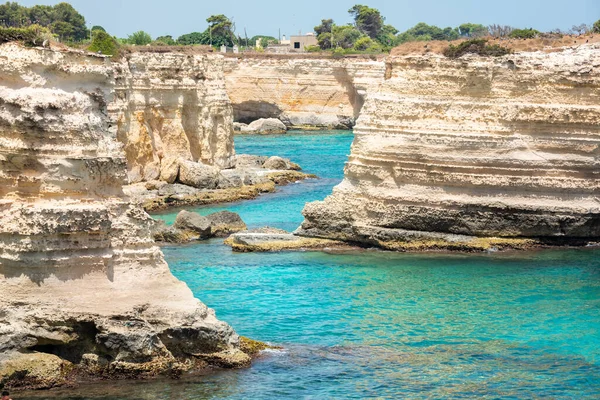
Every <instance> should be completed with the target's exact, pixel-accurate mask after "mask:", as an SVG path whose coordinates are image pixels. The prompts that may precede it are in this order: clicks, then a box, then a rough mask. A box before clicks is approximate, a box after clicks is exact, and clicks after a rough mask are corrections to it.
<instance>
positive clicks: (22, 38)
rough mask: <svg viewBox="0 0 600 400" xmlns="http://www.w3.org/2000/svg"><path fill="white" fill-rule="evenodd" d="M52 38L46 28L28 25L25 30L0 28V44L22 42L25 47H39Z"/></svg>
mask: <svg viewBox="0 0 600 400" xmlns="http://www.w3.org/2000/svg"><path fill="white" fill-rule="evenodd" d="M51 36H52V34H51V33H50V31H49V30H48V29H47V28H44V27H42V26H39V25H30V26H28V27H26V28H3V27H0V43H6V42H22V43H23V44H25V45H27V46H41V45H42V44H43V42H44V40H45V39H48V38H50V37H51Z"/></svg>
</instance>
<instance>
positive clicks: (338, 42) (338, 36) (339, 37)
mask: <svg viewBox="0 0 600 400" xmlns="http://www.w3.org/2000/svg"><path fill="white" fill-rule="evenodd" d="M361 36H363V34H362V33H360V31H359V30H358V29H356V28H355V27H354V26H352V25H336V26H334V27H333V32H332V39H333V43H332V44H333V46H335V47H341V48H343V49H350V48H352V47H354V43H356V41H357V40H358V39H359V38H360V37H361Z"/></svg>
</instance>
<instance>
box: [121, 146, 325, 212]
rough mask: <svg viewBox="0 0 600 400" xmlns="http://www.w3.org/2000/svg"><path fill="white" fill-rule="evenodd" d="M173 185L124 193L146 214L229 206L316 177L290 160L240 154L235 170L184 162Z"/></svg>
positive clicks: (149, 185)
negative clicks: (191, 207)
mask: <svg viewBox="0 0 600 400" xmlns="http://www.w3.org/2000/svg"><path fill="white" fill-rule="evenodd" d="M182 165H183V167H179V169H178V170H177V171H176V172H175V173H174V176H175V177H174V178H173V179H172V183H168V182H165V181H158V180H157V181H149V182H140V183H136V184H130V185H127V186H125V187H124V191H125V194H127V195H128V196H129V198H130V199H131V200H132V201H133V202H135V203H138V204H141V205H142V207H143V208H144V209H145V210H146V211H159V210H165V209H168V208H171V207H183V206H194V205H203V204H217V203H229V202H234V201H238V200H250V199H254V198H256V197H258V196H259V195H260V194H261V193H271V192H274V191H275V188H276V186H278V185H279V186H282V185H287V184H290V183H295V182H298V181H301V180H304V179H309V178H316V175H313V174H307V173H304V172H301V171H300V169H301V168H300V166H299V165H297V164H295V163H293V162H291V161H290V160H287V159H284V158H281V157H277V156H272V157H266V156H252V155H237V156H235V157H234V168H231V169H223V170H219V169H218V168H214V167H209V166H206V165H203V164H198V163H192V162H182Z"/></svg>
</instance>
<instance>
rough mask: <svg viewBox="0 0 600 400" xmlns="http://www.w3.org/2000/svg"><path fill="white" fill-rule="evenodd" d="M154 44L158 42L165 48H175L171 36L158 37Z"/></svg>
mask: <svg viewBox="0 0 600 400" xmlns="http://www.w3.org/2000/svg"><path fill="white" fill-rule="evenodd" d="M155 42H159V43H162V44H165V45H167V46H175V45H176V44H177V42H175V39H173V36H171V35H165V36H159V37H157V38H156V40H155Z"/></svg>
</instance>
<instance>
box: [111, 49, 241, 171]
mask: <svg viewBox="0 0 600 400" xmlns="http://www.w3.org/2000/svg"><path fill="white" fill-rule="evenodd" d="M117 68H118V72H119V73H118V75H117V82H116V85H117V86H116V100H115V102H114V103H113V104H111V105H110V109H111V112H112V113H114V114H115V115H116V117H115V118H116V120H117V136H118V138H119V140H120V141H121V142H123V143H124V144H125V154H126V157H127V163H128V170H129V181H130V182H131V183H136V182H141V181H151V180H156V179H159V178H160V177H161V174H162V175H163V176H164V175H165V174H166V175H168V174H169V172H168V170H169V169H172V165H173V164H174V163H176V162H177V160H178V159H183V160H188V161H196V162H201V163H204V164H208V165H213V166H216V167H220V168H229V167H231V166H232V165H233V156H234V155H235V153H234V149H233V126H232V123H233V116H232V108H231V104H230V102H229V98H228V97H227V93H226V91H225V81H224V78H223V57H222V56H220V55H210V54H182V53H158V52H143V53H139V52H138V53H132V54H128V55H127V56H126V58H125V60H124V61H123V62H122V63H121V64H120V65H118V66H117Z"/></svg>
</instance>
